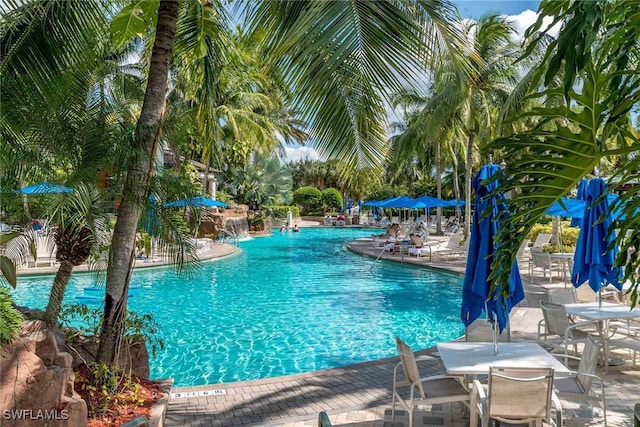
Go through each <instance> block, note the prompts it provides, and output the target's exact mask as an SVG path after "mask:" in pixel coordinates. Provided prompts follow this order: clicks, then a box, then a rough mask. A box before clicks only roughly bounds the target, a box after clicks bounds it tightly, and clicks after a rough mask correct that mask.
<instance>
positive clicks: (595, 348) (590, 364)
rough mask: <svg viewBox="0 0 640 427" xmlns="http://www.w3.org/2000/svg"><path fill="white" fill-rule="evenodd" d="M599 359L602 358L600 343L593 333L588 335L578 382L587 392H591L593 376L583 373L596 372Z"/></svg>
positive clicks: (579, 366) (579, 367) (581, 358)
mask: <svg viewBox="0 0 640 427" xmlns="http://www.w3.org/2000/svg"><path fill="white" fill-rule="evenodd" d="M598 359H600V344H598V342H597V341H596V340H595V339H593V337H592V336H591V335H588V336H587V342H586V343H585V345H584V350H583V351H582V356H581V357H580V364H579V365H578V375H577V379H578V382H579V383H580V386H581V387H582V389H583V391H584V392H585V393H589V392H590V391H591V384H592V383H593V378H592V377H590V376H587V375H581V374H590V375H593V374H595V373H596V367H597V366H598Z"/></svg>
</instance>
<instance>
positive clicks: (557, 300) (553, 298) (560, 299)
mask: <svg viewBox="0 0 640 427" xmlns="http://www.w3.org/2000/svg"><path fill="white" fill-rule="evenodd" d="M547 294H548V295H549V302H552V303H554V304H574V303H576V302H578V300H577V299H576V293H575V291H574V290H573V288H567V289H549V290H548V291H547Z"/></svg>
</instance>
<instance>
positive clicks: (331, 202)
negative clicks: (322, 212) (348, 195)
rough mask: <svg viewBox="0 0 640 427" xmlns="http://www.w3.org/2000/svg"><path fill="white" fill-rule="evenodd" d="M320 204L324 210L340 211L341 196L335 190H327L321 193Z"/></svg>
mask: <svg viewBox="0 0 640 427" xmlns="http://www.w3.org/2000/svg"><path fill="white" fill-rule="evenodd" d="M322 204H323V205H324V207H325V209H326V210H332V209H338V210H340V209H342V194H340V192H339V191H338V190H336V189H335V188H327V189H326V190H324V191H323V192H322Z"/></svg>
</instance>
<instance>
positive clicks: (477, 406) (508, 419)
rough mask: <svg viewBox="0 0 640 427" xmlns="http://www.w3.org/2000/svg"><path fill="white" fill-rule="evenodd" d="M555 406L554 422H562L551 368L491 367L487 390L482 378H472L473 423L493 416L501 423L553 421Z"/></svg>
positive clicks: (484, 425)
mask: <svg viewBox="0 0 640 427" xmlns="http://www.w3.org/2000/svg"><path fill="white" fill-rule="evenodd" d="M552 403H553V406H554V407H555V409H556V420H555V425H556V426H561V425H562V406H561V405H560V401H559V400H558V397H557V396H556V395H555V393H554V392H553V369H551V368H506V367H505V368H499V367H491V368H490V371H489V384H488V386H487V390H486V391H485V388H484V386H483V385H482V384H481V383H480V381H477V380H476V381H474V382H473V389H472V397H471V418H470V420H469V421H470V427H477V425H478V416H480V418H481V419H482V426H483V427H487V426H488V425H489V420H490V419H495V420H497V421H500V422H501V423H502V422H504V423H507V424H522V423H533V422H535V423H536V425H538V423H541V422H543V421H544V422H546V423H552V422H553V420H552V419H551V405H552Z"/></svg>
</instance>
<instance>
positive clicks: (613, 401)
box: [165, 239, 640, 427]
mask: <svg viewBox="0 0 640 427" xmlns="http://www.w3.org/2000/svg"><path fill="white" fill-rule="evenodd" d="M348 248H349V249H350V250H352V251H354V252H357V253H359V254H361V255H363V256H369V257H371V258H372V262H374V259H375V258H377V257H378V256H379V255H380V258H381V259H383V260H385V261H386V262H404V263H410V264H415V265H417V266H423V267H429V268H437V269H442V270H445V271H448V272H452V273H454V274H463V272H464V266H465V262H466V260H465V259H464V257H449V256H437V257H435V256H434V257H433V258H432V259H431V260H429V259H428V257H424V258H421V259H416V258H415V257H408V256H401V255H398V254H388V253H382V254H381V249H380V248H375V247H374V246H373V242H372V241H371V240H370V239H360V240H357V241H354V242H351V243H350V244H349V245H348ZM378 262H379V261H378ZM521 271H522V274H523V282H525V285H526V286H527V287H531V288H542V287H549V286H551V287H563V286H564V285H563V283H562V282H554V283H552V284H549V283H548V282H547V281H546V279H543V278H542V277H541V276H534V277H530V276H529V275H528V272H527V271H526V268H523V267H522V266H521ZM541 318H542V313H541V311H540V309H538V308H529V307H527V306H526V304H522V305H521V306H518V307H516V308H515V309H514V310H513V311H512V315H511V332H512V339H513V340H514V341H535V340H536V332H537V323H538V320H539V319H541ZM417 353H418V354H420V355H426V356H428V357H427V358H426V360H425V361H422V362H419V368H420V372H421V375H422V376H428V375H436V374H440V373H442V372H443V371H442V368H441V364H440V360H439V358H438V356H437V354H436V353H435V348H433V347H432V348H429V349H423V350H421V351H418V352H417ZM616 356H618V357H621V358H624V359H626V363H625V364H624V365H621V366H615V367H610V368H609V372H608V373H607V374H606V375H605V374H604V372H603V371H602V370H600V369H598V372H597V374H598V375H600V376H601V377H602V378H603V379H604V382H605V384H606V397H607V415H608V417H607V418H608V425H609V426H633V421H632V417H633V405H634V404H635V403H639V402H640V368H639V367H636V366H632V364H631V363H630V360H629V358H630V355H629V354H628V353H627V352H618V353H616ZM397 362H398V358H397V357H392V358H385V359H380V360H375V361H372V362H366V363H361V364H357V365H350V366H345V367H342V368H335V369H328V370H322V371H315V372H309V373H304V374H296V375H289V376H284V377H275V378H267V379H261V380H254V381H243V382H236V383H228V384H213V385H206V386H198V387H178V388H175V389H174V390H173V393H178V394H177V395H174V397H173V398H172V399H171V401H170V404H169V408H168V412H167V418H166V421H165V425H166V426H169V427H173V426H189V427H196V426H221V427H227V426H239V425H242V426H284V427H299V426H315V425H317V416H318V413H319V412H320V411H326V412H327V413H328V414H329V417H330V418H331V420H332V422H333V424H334V425H335V426H342V427H405V426H407V425H408V417H407V414H406V413H404V412H402V411H399V412H398V413H397V414H396V419H395V422H394V421H392V420H391V385H392V378H393V367H394V366H395V365H396V363H397ZM562 404H563V411H564V425H565V426H568V427H582V426H600V425H604V422H603V418H602V409H601V408H599V407H598V406H597V405H596V406H595V407H594V408H593V416H592V412H591V407H590V406H589V405H588V404H586V403H581V402H578V401H573V402H572V401H567V400H563V401H562ZM443 406H444V407H443ZM414 425H415V427H427V426H429V427H430V426H437V427H441V426H444V427H462V426H468V425H469V419H468V415H466V416H465V414H464V413H463V412H462V411H459V410H458V409H457V407H456V408H454V410H453V419H451V418H450V417H449V407H448V405H434V406H433V407H432V408H429V407H426V408H424V409H420V410H417V411H416V418H415V422H414Z"/></svg>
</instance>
